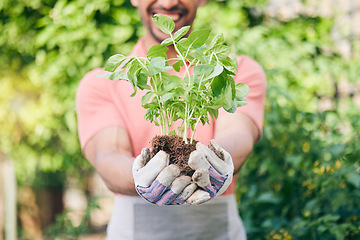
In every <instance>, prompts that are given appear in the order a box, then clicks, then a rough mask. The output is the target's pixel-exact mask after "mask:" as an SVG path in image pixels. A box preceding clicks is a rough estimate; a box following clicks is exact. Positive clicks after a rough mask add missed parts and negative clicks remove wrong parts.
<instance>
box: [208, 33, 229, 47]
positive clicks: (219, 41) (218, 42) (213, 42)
mask: <svg viewBox="0 0 360 240" xmlns="http://www.w3.org/2000/svg"><path fill="white" fill-rule="evenodd" d="M224 42H225V41H224V35H223V34H222V33H218V34H216V35H215V37H214V38H213V39H212V40H211V43H210V46H209V47H210V48H213V47H215V46H218V45H222V44H223V43H224Z"/></svg>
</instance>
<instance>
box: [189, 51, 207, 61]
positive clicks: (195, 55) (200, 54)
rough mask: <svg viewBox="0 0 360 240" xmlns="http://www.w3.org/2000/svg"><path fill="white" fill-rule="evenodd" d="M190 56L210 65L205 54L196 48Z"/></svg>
mask: <svg viewBox="0 0 360 240" xmlns="http://www.w3.org/2000/svg"><path fill="white" fill-rule="evenodd" d="M189 55H190V56H191V57H192V58H195V59H196V60H199V61H200V62H202V63H205V64H208V63H209V59H208V58H207V57H206V56H205V55H204V53H203V52H202V51H201V50H200V49H198V48H196V49H192V50H191V51H190V52H189Z"/></svg>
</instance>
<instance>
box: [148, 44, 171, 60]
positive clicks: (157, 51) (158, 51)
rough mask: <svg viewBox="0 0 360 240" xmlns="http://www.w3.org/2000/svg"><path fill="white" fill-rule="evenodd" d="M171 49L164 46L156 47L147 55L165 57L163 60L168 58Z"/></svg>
mask: <svg viewBox="0 0 360 240" xmlns="http://www.w3.org/2000/svg"><path fill="white" fill-rule="evenodd" d="M168 50H169V49H168V48H167V47H165V46H163V45H154V46H152V47H151V48H150V49H149V51H148V53H147V55H146V56H147V57H154V58H155V57H163V58H167V56H166V52H167V51H168Z"/></svg>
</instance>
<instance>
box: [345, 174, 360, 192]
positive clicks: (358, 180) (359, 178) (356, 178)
mask: <svg viewBox="0 0 360 240" xmlns="http://www.w3.org/2000/svg"><path fill="white" fill-rule="evenodd" d="M346 180H347V182H348V183H351V184H352V185H354V186H355V187H356V188H360V174H359V173H355V172H350V173H348V174H346Z"/></svg>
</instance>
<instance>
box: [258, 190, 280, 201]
mask: <svg viewBox="0 0 360 240" xmlns="http://www.w3.org/2000/svg"><path fill="white" fill-rule="evenodd" d="M280 201H281V200H280V199H279V197H277V196H275V194H274V193H273V192H265V193H262V194H261V195H260V196H259V197H258V198H257V199H256V200H255V202H256V203H271V204H278V203H280Z"/></svg>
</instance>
